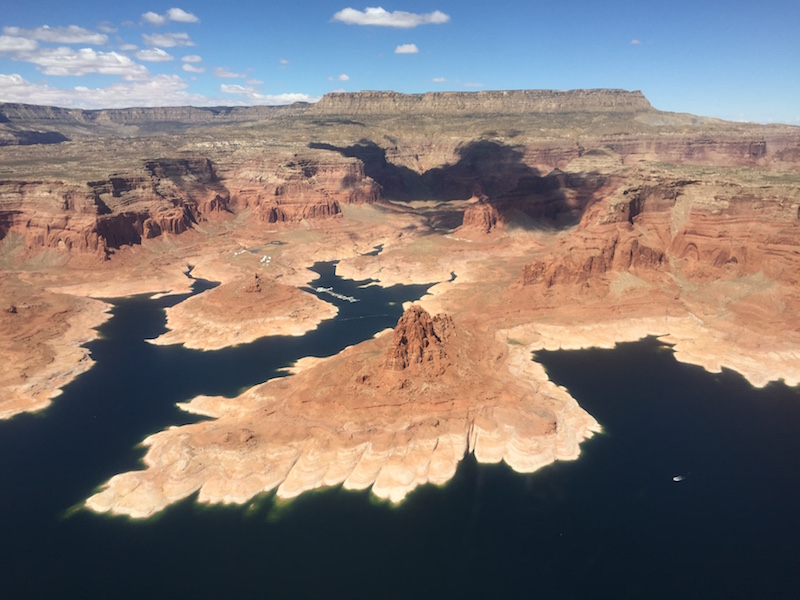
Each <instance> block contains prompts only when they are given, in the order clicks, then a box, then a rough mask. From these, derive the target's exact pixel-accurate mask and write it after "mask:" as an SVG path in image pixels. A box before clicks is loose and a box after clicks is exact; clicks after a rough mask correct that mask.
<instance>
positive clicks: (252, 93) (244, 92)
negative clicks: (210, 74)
mask: <svg viewBox="0 0 800 600" xmlns="http://www.w3.org/2000/svg"><path fill="white" fill-rule="evenodd" d="M219 91H220V92H222V93H224V94H233V95H235V96H239V97H240V98H241V100H242V101H244V102H245V103H246V104H266V105H279V104H292V103H293V102H317V101H318V100H319V97H316V96H309V95H308V94H277V95H272V94H261V93H259V92H257V91H256V90H255V89H253V88H251V87H247V86H243V85H237V84H225V83H223V84H222V85H220V86H219Z"/></svg>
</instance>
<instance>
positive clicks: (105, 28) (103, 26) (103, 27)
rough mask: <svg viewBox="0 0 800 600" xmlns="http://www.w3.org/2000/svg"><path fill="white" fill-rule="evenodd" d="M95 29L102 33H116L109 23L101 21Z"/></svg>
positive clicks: (115, 29)
mask: <svg viewBox="0 0 800 600" xmlns="http://www.w3.org/2000/svg"><path fill="white" fill-rule="evenodd" d="M97 28H98V29H99V30H100V31H102V32H103V33H116V32H117V28H116V27H114V24H113V23H111V22H110V21H101V22H100V23H98V24H97Z"/></svg>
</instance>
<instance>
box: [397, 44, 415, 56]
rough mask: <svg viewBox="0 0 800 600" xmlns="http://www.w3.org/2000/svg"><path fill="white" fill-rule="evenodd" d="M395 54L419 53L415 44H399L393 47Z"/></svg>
mask: <svg viewBox="0 0 800 600" xmlns="http://www.w3.org/2000/svg"><path fill="white" fill-rule="evenodd" d="M394 53H395V54H419V48H417V45H416V44H400V45H399V46H398V47H397V48H395V49H394Z"/></svg>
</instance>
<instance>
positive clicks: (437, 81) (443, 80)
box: [432, 77, 447, 83]
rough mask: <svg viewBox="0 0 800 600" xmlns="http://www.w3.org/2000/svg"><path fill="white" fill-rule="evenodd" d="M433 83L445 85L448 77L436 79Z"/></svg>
mask: <svg viewBox="0 0 800 600" xmlns="http://www.w3.org/2000/svg"><path fill="white" fill-rule="evenodd" d="M432 81H433V83H444V82H445V81H447V77H434V78H433V80H432Z"/></svg>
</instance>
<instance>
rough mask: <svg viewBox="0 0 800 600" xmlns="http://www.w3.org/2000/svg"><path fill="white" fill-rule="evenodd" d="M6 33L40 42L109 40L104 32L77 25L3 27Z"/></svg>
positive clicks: (96, 41) (104, 41) (85, 42)
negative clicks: (23, 27) (31, 27)
mask: <svg viewBox="0 0 800 600" xmlns="http://www.w3.org/2000/svg"><path fill="white" fill-rule="evenodd" d="M3 33H4V34H5V35H10V36H15V37H21V38H28V39H30V40H37V41H39V42H53V43H56V44H95V45H103V44H105V43H106V42H108V36H107V35H106V34H104V33H97V32H94V31H89V30H88V29H84V28H83V27H78V26H77V25H69V26H67V27H48V26H47V25H44V26H42V27H37V28H35V29H22V28H21V27H3Z"/></svg>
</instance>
